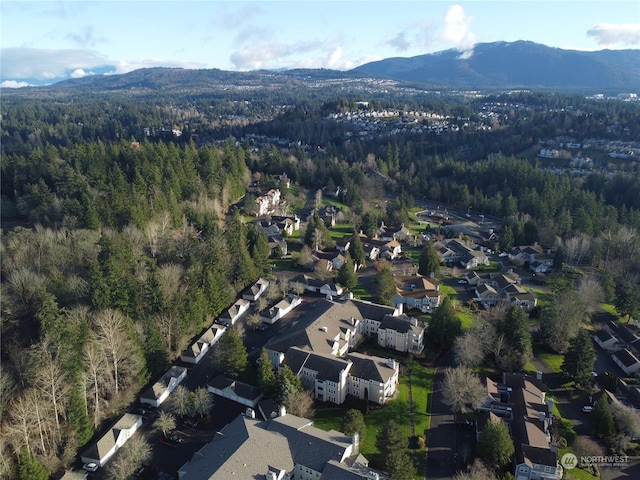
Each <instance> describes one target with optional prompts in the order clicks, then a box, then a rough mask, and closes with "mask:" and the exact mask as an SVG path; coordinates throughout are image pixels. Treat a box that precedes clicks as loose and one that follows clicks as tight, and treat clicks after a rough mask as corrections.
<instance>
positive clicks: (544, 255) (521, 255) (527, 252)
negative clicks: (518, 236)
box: [509, 243, 553, 273]
mask: <svg viewBox="0 0 640 480" xmlns="http://www.w3.org/2000/svg"><path fill="white" fill-rule="evenodd" d="M509 259H510V260H511V261H512V262H515V263H523V264H524V265H528V266H529V270H531V271H532V272H534V273H547V272H550V271H551V268H552V267H553V255H552V253H551V249H545V248H543V247H542V246H541V245H538V244H537V243H534V244H533V245H522V246H518V247H514V248H513V249H512V250H511V252H510V253H509Z"/></svg>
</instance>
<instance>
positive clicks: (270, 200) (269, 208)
mask: <svg viewBox="0 0 640 480" xmlns="http://www.w3.org/2000/svg"><path fill="white" fill-rule="evenodd" d="M279 204H280V190H279V189H277V188H276V189H271V190H269V191H268V192H267V193H265V194H264V195H260V196H259V197H258V198H256V213H257V216H258V217H262V216H264V215H268V214H269V213H272V212H273V211H274V210H275V209H276V207H277V206H278V205H279Z"/></svg>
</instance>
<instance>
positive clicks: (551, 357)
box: [538, 353, 564, 373]
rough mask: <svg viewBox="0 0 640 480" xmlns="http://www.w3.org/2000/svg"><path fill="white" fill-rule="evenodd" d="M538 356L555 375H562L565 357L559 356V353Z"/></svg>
mask: <svg viewBox="0 0 640 480" xmlns="http://www.w3.org/2000/svg"><path fill="white" fill-rule="evenodd" d="M538 356H539V357H540V358H541V359H542V361H543V362H544V363H546V364H547V366H548V367H549V368H550V369H551V370H553V372H554V373H562V369H561V367H562V362H563V361H564V356H563V355H558V354H557V353H540V354H538Z"/></svg>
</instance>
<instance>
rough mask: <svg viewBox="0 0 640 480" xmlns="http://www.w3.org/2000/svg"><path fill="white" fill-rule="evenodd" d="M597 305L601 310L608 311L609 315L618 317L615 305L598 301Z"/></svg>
mask: <svg viewBox="0 0 640 480" xmlns="http://www.w3.org/2000/svg"><path fill="white" fill-rule="evenodd" d="M598 306H599V307H600V308H601V309H602V310H604V311H605V312H607V313H610V314H611V315H613V316H614V317H616V318H617V319H620V315H619V314H618V311H617V310H616V307H614V306H613V305H611V304H610V303H600V304H599V305H598Z"/></svg>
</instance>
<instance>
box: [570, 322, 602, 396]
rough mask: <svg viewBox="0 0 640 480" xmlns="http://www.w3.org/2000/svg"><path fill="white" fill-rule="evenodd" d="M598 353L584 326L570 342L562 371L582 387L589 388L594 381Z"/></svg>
mask: <svg viewBox="0 0 640 480" xmlns="http://www.w3.org/2000/svg"><path fill="white" fill-rule="evenodd" d="M595 361H596V354H595V352H594V351H593V347H592V345H591V338H589V333H588V332H587V330H585V329H584V328H582V329H580V331H579V332H578V334H577V335H576V336H575V337H574V338H573V339H571V341H570V342H569V348H568V349H567V353H565V356H564V361H563V362H562V372H563V373H564V374H565V375H566V376H567V378H570V379H573V380H574V381H575V383H576V385H579V386H580V388H582V389H588V388H589V387H590V386H591V384H592V383H593V377H592V375H591V372H592V371H593V366H594V364H595Z"/></svg>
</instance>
